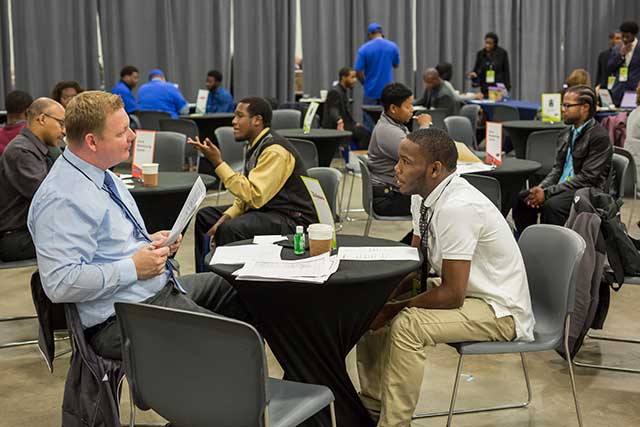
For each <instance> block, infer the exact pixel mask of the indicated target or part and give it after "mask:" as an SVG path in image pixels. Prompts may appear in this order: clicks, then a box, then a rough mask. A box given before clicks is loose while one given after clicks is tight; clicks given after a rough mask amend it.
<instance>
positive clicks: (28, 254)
mask: <svg viewBox="0 0 640 427" xmlns="http://www.w3.org/2000/svg"><path fill="white" fill-rule="evenodd" d="M35 257H36V248H35V247H34V246H33V240H31V234H29V231H27V230H24V231H15V232H13V233H10V234H6V235H5V236H3V237H0V260H2V261H4V262H9V261H20V260H23V259H31V258H35Z"/></svg>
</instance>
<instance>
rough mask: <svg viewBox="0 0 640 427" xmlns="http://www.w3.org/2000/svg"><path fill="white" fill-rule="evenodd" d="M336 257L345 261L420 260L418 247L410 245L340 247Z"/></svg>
mask: <svg viewBox="0 0 640 427" xmlns="http://www.w3.org/2000/svg"><path fill="white" fill-rule="evenodd" d="M338 258H340V260H345V261H346V260H348V261H420V255H418V249H417V248H413V247H411V246H361V247H356V246H353V247H341V248H339V249H338Z"/></svg>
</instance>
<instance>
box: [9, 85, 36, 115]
mask: <svg viewBox="0 0 640 427" xmlns="http://www.w3.org/2000/svg"><path fill="white" fill-rule="evenodd" d="M32 102H33V98H32V97H31V95H29V94H28V93H27V92H25V91H22V90H14V91H12V92H9V93H8V94H7V96H6V98H5V99H4V108H5V109H6V110H7V114H20V113H24V112H25V111H27V108H29V105H31V103H32Z"/></svg>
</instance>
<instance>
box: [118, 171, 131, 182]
mask: <svg viewBox="0 0 640 427" xmlns="http://www.w3.org/2000/svg"><path fill="white" fill-rule="evenodd" d="M118 178H120V179H121V180H123V181H124V180H125V179H131V178H133V175H131V174H130V173H121V174H120V175H118Z"/></svg>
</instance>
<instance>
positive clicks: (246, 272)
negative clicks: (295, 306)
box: [233, 252, 340, 283]
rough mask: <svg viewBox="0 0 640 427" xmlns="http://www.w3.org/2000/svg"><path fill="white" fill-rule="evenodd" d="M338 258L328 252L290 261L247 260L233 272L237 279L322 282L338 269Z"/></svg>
mask: <svg viewBox="0 0 640 427" xmlns="http://www.w3.org/2000/svg"><path fill="white" fill-rule="evenodd" d="M339 265H340V260H339V258H338V257H337V256H335V255H334V256H330V255H329V253H328V252H325V253H324V254H322V255H318V256H315V257H312V258H303V259H299V260H292V261H288V260H287V261H249V262H247V263H245V265H244V267H243V268H241V269H239V270H237V271H236V272H234V273H233V275H234V276H238V280H254V281H287V282H304V283H324V282H326V281H327V280H328V279H329V277H330V276H331V275H332V274H333V273H335V272H336V271H337V270H338V267H339Z"/></svg>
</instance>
